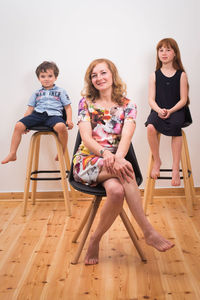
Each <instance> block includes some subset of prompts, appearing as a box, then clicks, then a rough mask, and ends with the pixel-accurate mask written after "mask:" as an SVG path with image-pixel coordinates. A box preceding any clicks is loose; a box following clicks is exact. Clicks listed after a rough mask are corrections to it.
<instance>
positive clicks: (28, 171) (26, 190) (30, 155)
mask: <svg viewBox="0 0 200 300" xmlns="http://www.w3.org/2000/svg"><path fill="white" fill-rule="evenodd" d="M35 141H36V136H35V134H33V135H32V137H31V141H30V146H29V152H28V161H27V168H26V179H25V185H24V199H23V202H24V205H23V216H25V215H26V208H27V201H28V194H29V186H30V177H31V169H32V162H33V155H34V149H35Z"/></svg>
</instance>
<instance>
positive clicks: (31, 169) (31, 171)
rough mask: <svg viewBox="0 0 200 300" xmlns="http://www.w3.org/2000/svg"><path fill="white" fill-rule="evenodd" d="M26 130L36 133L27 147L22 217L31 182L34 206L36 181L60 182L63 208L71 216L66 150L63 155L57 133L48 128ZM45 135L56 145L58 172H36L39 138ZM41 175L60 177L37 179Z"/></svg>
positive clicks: (67, 155)
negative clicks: (51, 138)
mask: <svg viewBox="0 0 200 300" xmlns="http://www.w3.org/2000/svg"><path fill="white" fill-rule="evenodd" d="M28 130H33V131H36V132H35V133H33V134H32V137H31V141H30V146H29V153H28V160H27V170H26V179H25V187H24V199H23V201H24V206H23V216H25V215H26V208H27V202H28V197H29V187H30V182H31V181H32V191H31V200H32V204H35V198H36V189H37V181H40V180H61V184H62V190H63V195H64V201H65V208H66V211H67V214H68V215H69V216H70V215H71V206H70V201H69V189H68V173H69V170H70V160H69V153H68V149H67V148H66V151H65V153H63V149H62V145H61V143H60V141H59V139H58V135H57V133H56V132H55V131H54V130H53V129H51V128H49V127H46V126H35V127H31V128H28ZM45 135H47V136H52V137H53V138H54V141H55V143H56V148H57V153H58V163H59V170H38V165H39V153H40V138H41V137H42V136H45ZM41 173H45V174H49V173H55V174H56V173H59V174H60V176H59V177H58V176H57V177H43V178H40V177H38V174H41ZM70 189H71V193H72V198H73V201H74V202H75V199H76V196H75V191H74V189H73V188H72V187H71V188H70Z"/></svg>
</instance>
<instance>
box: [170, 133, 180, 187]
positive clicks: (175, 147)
mask: <svg viewBox="0 0 200 300" xmlns="http://www.w3.org/2000/svg"><path fill="white" fill-rule="evenodd" d="M181 150H182V136H173V137H172V156H173V165H172V182H171V184H172V185H173V186H178V185H180V184H181V180H180V172H179V168H180V160H181Z"/></svg>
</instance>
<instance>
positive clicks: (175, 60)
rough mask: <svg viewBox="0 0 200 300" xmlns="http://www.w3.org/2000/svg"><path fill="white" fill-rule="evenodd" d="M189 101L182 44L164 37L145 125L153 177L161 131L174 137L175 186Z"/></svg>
mask: <svg viewBox="0 0 200 300" xmlns="http://www.w3.org/2000/svg"><path fill="white" fill-rule="evenodd" d="M187 104H188V80H187V76H186V73H185V70H184V68H183V65H182V62H181V56H180V51H179V47H178V45H177V43H176V41H175V40H174V39H172V38H166V39H163V40H161V41H160V42H159V43H158V45H157V64H156V72H154V73H153V74H151V76H150V82H149V105H150V106H151V113H150V115H149V117H148V119H147V121H146V123H145V125H146V126H147V136H148V142H149V145H150V148H151V151H152V155H153V160H154V163H153V168H152V171H151V177H152V178H154V179H157V177H158V176H159V174H160V166H161V159H160V155H159V141H158V132H160V133H162V134H164V135H167V136H171V137H172V144H171V145H172V156H173V165H172V181H171V184H172V185H173V186H178V185H180V175H179V164H180V158H181V148H182V133H181V127H182V126H183V124H184V121H185V109H184V106H185V105H187Z"/></svg>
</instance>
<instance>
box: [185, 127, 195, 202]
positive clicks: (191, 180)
mask: <svg viewBox="0 0 200 300" xmlns="http://www.w3.org/2000/svg"><path fill="white" fill-rule="evenodd" d="M182 136H183V147H184V148H185V154H186V161H187V168H188V170H189V171H190V172H191V173H190V175H189V183H190V190H191V194H192V202H193V204H195V203H196V194H195V189H194V180H193V174H192V166H191V162H190V155H189V149H188V143H187V139H186V135H185V132H184V131H183V130H182Z"/></svg>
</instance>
